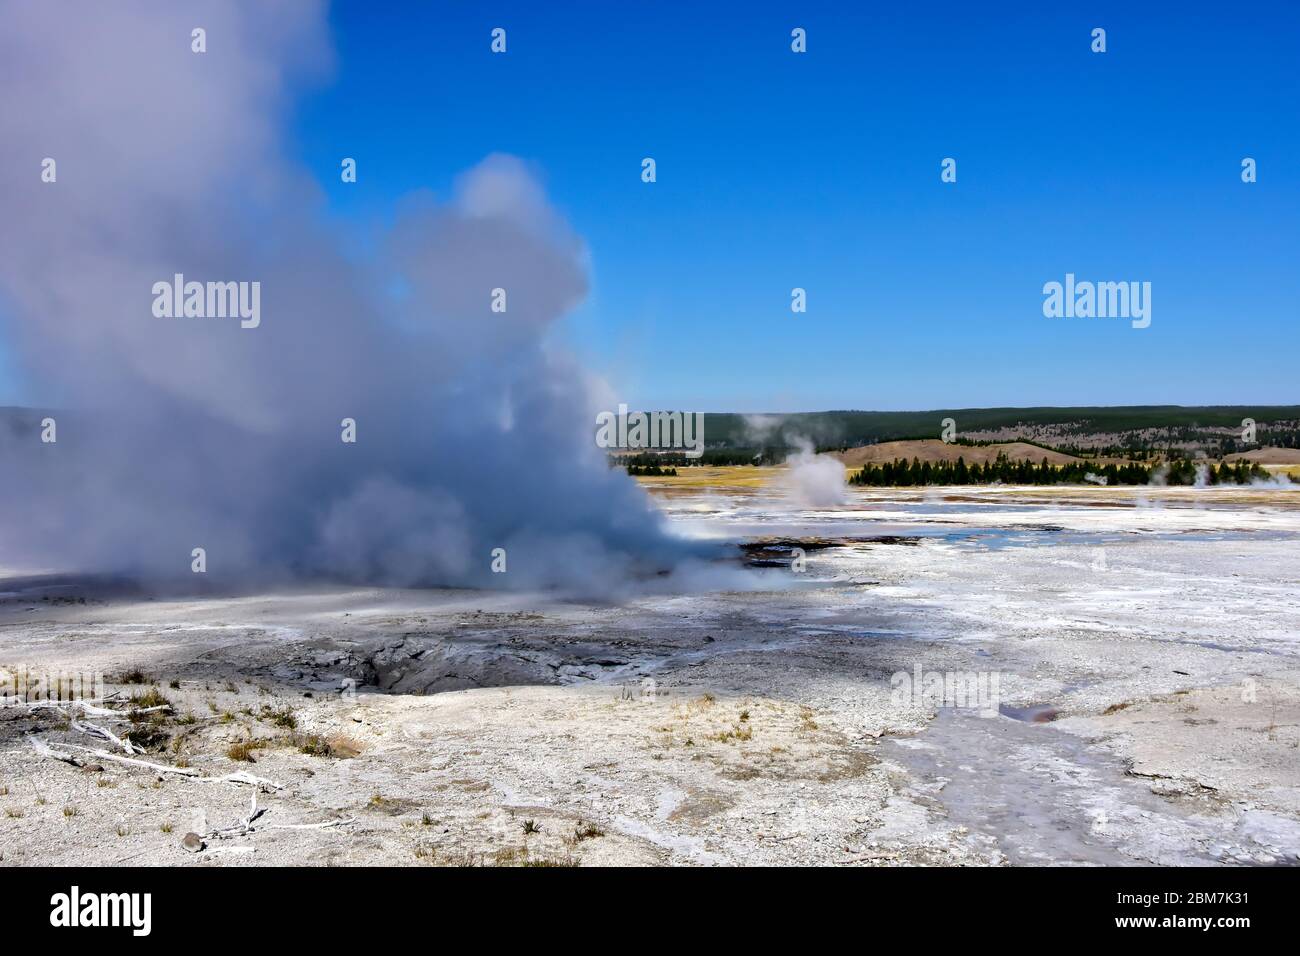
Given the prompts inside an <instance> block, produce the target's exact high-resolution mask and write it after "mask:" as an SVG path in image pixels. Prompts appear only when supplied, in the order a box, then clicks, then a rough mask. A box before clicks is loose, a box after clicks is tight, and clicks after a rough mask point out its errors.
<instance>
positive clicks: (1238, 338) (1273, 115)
mask: <svg viewBox="0 0 1300 956" xmlns="http://www.w3.org/2000/svg"><path fill="white" fill-rule="evenodd" d="M331 20H332V23H333V32H334V43H335V46H336V50H337V63H336V68H335V70H334V75H333V76H332V77H331V78H330V79H329V80H328V81H327V82H326V83H325V84H323V85H321V86H320V87H319V88H317V89H315V90H313V91H311V92H310V93H309V94H308V95H307V96H305V97H304V98H303V99H302V100H301V101H300V102H299V105H298V110H297V113H296V115H295V117H294V132H293V143H294V148H295V150H296V152H297V158H298V159H299V161H301V162H302V163H303V164H304V165H305V166H307V167H308V168H309V169H311V170H312V171H313V172H315V173H316V175H317V176H318V178H319V180H320V182H321V184H322V187H323V189H324V192H325V196H326V199H327V202H328V204H329V214H330V215H331V216H333V217H337V218H338V219H340V220H342V221H343V222H344V223H346V224H348V225H355V227H356V230H357V235H358V236H359V237H360V236H364V235H366V234H368V233H370V232H371V231H372V230H373V228H374V226H375V225H376V224H378V223H383V222H385V221H386V220H388V219H389V217H390V216H391V214H392V211H393V209H394V206H395V204H396V203H397V202H398V201H399V200H400V198H401V197H402V196H403V195H405V194H407V193H410V192H412V191H414V190H418V189H431V190H432V191H434V192H435V193H436V194H439V195H446V194H447V193H448V192H449V191H450V185H451V183H452V181H453V180H454V178H455V177H456V176H457V174H459V173H461V172H463V171H464V170H465V169H467V168H468V167H470V166H472V165H473V164H475V163H477V162H478V161H480V160H481V159H482V158H483V157H484V156H486V155H488V154H490V153H493V152H505V153H511V154H514V155H517V156H520V157H522V158H524V159H526V160H528V161H529V162H530V163H532V164H533V165H534V166H535V168H536V169H537V170H538V172H539V174H540V175H541V177H542V179H543V181H544V183H545V185H546V187H547V190H548V192H549V195H550V196H551V198H552V200H553V202H554V203H555V204H556V205H557V206H558V207H559V209H560V210H561V211H562V212H563V213H564V215H565V216H566V217H567V218H568V219H569V220H570V222H571V223H572V225H573V227H574V229H575V230H576V232H577V233H578V234H579V235H581V236H582V237H583V238H584V239H585V241H586V243H587V244H588V246H589V248H590V252H591V262H592V292H591V295H590V297H589V299H588V301H587V302H586V303H585V304H584V305H583V306H582V307H581V308H580V309H579V310H578V311H577V312H576V313H575V314H573V315H572V316H570V317H569V318H568V319H567V320H566V321H565V323H564V324H563V326H562V328H561V329H559V330H558V334H559V335H560V336H561V337H562V338H563V339H564V340H565V341H567V342H568V343H569V344H571V345H572V346H573V347H574V348H575V349H576V350H578V351H579V352H580V354H581V355H582V356H583V358H584V360H585V361H586V362H587V363H588V364H589V365H590V366H591V367H592V368H594V369H595V370H597V371H599V372H601V373H602V374H604V375H606V376H607V377H608V378H609V379H610V380H611V381H612V382H613V383H614V384H615V387H616V391H617V393H618V394H619V396H620V398H622V399H624V400H626V401H628V402H629V403H630V404H632V405H641V406H647V407H650V406H653V407H665V406H671V407H679V408H688V409H699V410H706V411H723V410H735V411H778V410H786V411H793V410H809V409H823V408H879V409H890V408H932V407H956V406H981V405H1045V404H1060V405H1065V404H1127V403H1180V404H1211V403H1253V402H1260V403H1264V402H1270V403H1292V402H1297V401H1300V394H1298V393H1297V390H1296V389H1295V387H1294V384H1295V381H1296V378H1297V376H1296V365H1297V362H1296V357H1297V346H1298V345H1300V333H1298V332H1297V321H1298V320H1300V270H1298V269H1297V264H1298V262H1300V257H1298V256H1297V253H1300V215H1298V214H1300V133H1298V131H1297V128H1298V126H1300V118H1298V114H1297V106H1298V105H1300V71H1297V70H1296V62H1297V60H1300V12H1298V11H1297V7H1296V6H1295V5H1292V4H1282V3H1278V4H1268V3H1265V4H1250V5H1243V6H1240V7H1227V6H1223V5H1214V6H1211V5H1209V4H1204V5H1197V4H1168V5H1158V4H1146V3H1142V4H1135V3H1070V4H1059V3H1042V2H1036V3H1025V4H974V3H970V4H945V3H929V4H866V3H864V4H848V3H808V2H801V3H793V2H791V3H763V2H756V3H746V4H734V3H694V4H679V3H659V4H630V3H609V2H603V3H586V2H566V3H555V4H551V3H547V4H540V3H537V2H535V0H533V2H523V3H492V2H474V3H466V2H462V0H430V2H421V3H408V4H373V3H361V2H348V0H345V2H341V3H338V4H337V5H336V6H335V7H334V9H333V12H332V14H331ZM498 26H500V27H504V28H505V29H506V30H507V31H508V34H507V35H508V52H507V53H506V54H505V55H493V54H492V53H491V52H490V51H489V40H490V37H489V33H490V31H491V29H492V28H493V27H498ZM796 26H799V27H804V28H805V29H806V30H807V34H808V52H807V53H806V54H803V55H796V54H794V53H792V52H791V50H790V31H791V29H792V28H794V27H796ZM1094 27H1104V28H1105V29H1106V30H1107V47H1108V50H1107V52H1106V53H1105V54H1094V53H1092V52H1091V51H1090V49H1089V44H1090V31H1091V30H1092V28H1094ZM343 156H354V157H356V158H357V160H358V163H359V181H358V182H357V183H356V184H354V185H344V184H342V183H340V182H339V178H338V163H339V159H340V157H343ZM645 156H652V157H654V158H655V160H656V162H657V164H658V182H656V183H654V184H645V183H642V182H641V180H640V163H641V159H642V157H645ZM1245 156H1250V157H1253V158H1255V159H1256V160H1257V162H1258V169H1259V181H1258V182H1257V183H1254V184H1250V185H1247V184H1243V183H1242V182H1241V178H1240V163H1241V160H1242V158H1243V157H1245ZM944 157H954V158H955V159H956V160H957V163H958V182H957V183H955V184H944V183H941V182H940V176H939V174H940V161H941V160H942V159H943V158H944ZM1067 272H1073V273H1075V274H1076V275H1077V276H1078V277H1079V278H1080V279H1094V280H1099V281H1100V280H1137V281H1149V282H1151V283H1152V300H1153V301H1152V305H1153V311H1152V324H1151V327H1150V328H1147V329H1144V330H1135V329H1132V328H1130V326H1129V323H1128V322H1127V321H1124V320H1114V319H1112V320H1100V319H1092V320H1088V319H1047V318H1045V317H1044V316H1043V314H1042V301H1043V296H1042V292H1041V289H1042V286H1043V283H1045V282H1048V281H1051V280H1058V281H1059V280H1061V279H1063V277H1064V275H1065V273H1067ZM795 286H800V287H803V288H805V289H807V294H808V311H807V313H806V314H802V315H796V314H793V313H791V311H790V290H791V288H792V287H795ZM0 377H3V373H2V372H0Z"/></svg>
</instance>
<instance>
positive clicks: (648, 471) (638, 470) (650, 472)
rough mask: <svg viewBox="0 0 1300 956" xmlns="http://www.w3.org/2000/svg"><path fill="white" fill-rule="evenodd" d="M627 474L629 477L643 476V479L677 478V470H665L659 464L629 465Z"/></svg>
mask: <svg viewBox="0 0 1300 956" xmlns="http://www.w3.org/2000/svg"><path fill="white" fill-rule="evenodd" d="M627 473H628V474H629V475H641V476H643V477H650V478H664V477H667V478H676V477H677V469H676V468H671V467H669V468H665V467H663V466H662V465H659V464H651V465H628V466H627Z"/></svg>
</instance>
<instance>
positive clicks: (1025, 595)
mask: <svg viewBox="0 0 1300 956" xmlns="http://www.w3.org/2000/svg"><path fill="white" fill-rule="evenodd" d="M665 507H666V508H667V509H668V511H669V513H670V514H671V516H672V519H673V521H674V522H676V523H677V526H678V527H679V528H680V529H681V531H682V533H683V534H689V535H692V536H697V537H706V538H712V539H716V540H719V541H741V540H746V539H752V538H755V537H763V536H765V537H772V538H781V537H788V538H796V539H800V540H804V539H808V540H811V539H813V538H820V539H824V540H823V541H822V543H823V544H825V543H832V544H834V546H832V547H824V548H822V549H813V548H812V547H811V545H810V546H809V547H808V548H807V549H806V569H805V570H804V571H803V572H802V573H795V572H793V571H791V570H790V568H789V557H790V555H789V553H788V550H785V551H783V550H782V549H781V548H780V547H777V548H776V550H775V551H774V552H772V553H771V554H769V555H767V556H766V557H768V558H770V559H771V560H770V561H768V562H767V563H769V564H771V565H772V566H770V567H764V568H760V569H757V570H753V571H752V572H749V576H751V577H752V578H753V579H754V584H755V586H754V587H753V588H750V589H746V590H733V591H725V592H706V593H702V594H693V595H685V596H670V597H665V596H646V597H640V598H634V599H628V600H621V601H619V602H617V603H615V604H610V605H596V604H590V603H566V602H563V601H559V600H556V599H555V598H554V597H546V596H538V595H528V594H484V593H473V592H448V591H382V590H342V589H333V590H313V591H302V592H296V593H285V594H275V595H260V596H251V597H240V598H225V599H207V600H164V599H154V600H150V599H148V598H145V597H141V596H133V595H129V594H125V593H122V592H121V591H120V590H115V589H113V588H110V587H108V586H105V585H102V584H97V583H95V582H88V581H79V580H72V579H61V578H58V577H54V576H31V575H22V574H19V573H18V572H16V571H14V572H11V573H10V574H9V576H8V577H7V578H6V579H5V580H3V581H0V667H7V668H10V669H18V668H27V669H30V670H31V671H33V672H43V671H44V672H48V671H56V670H62V671H65V672H70V671H75V672H78V673H94V672H103V673H107V674H109V675H110V676H112V677H120V676H122V675H123V674H124V672H126V671H130V670H137V669H138V670H140V671H143V672H144V673H145V675H146V676H147V677H148V678H149V683H148V684H146V685H124V684H120V683H115V682H113V681H110V683H109V686H108V690H109V691H110V692H112V691H115V690H117V691H121V692H123V693H125V694H129V693H132V692H137V693H138V692H140V691H143V690H145V689H147V687H148V686H153V685H156V686H157V687H158V689H159V692H160V693H162V694H163V695H164V696H166V697H167V698H168V699H169V700H170V701H171V702H172V704H173V706H174V708H175V709H174V712H173V717H172V718H171V719H168V720H166V721H162V722H160V723H159V724H158V725H157V726H156V727H154V728H152V729H153V730H154V732H155V733H154V736H155V738H156V739H155V740H153V741H152V742H151V743H150V752H148V753H146V754H144V755H142V758H143V759H147V760H150V761H154V762H157V763H163V764H168V765H175V764H177V763H182V764H187V765H188V767H189V768H190V770H191V771H192V772H195V773H201V774H204V775H209V776H211V775H218V774H225V773H231V772H234V771H237V770H241V769H242V770H245V771H247V772H251V773H254V774H257V775H259V776H261V777H264V778H268V779H271V780H274V781H276V782H277V783H279V784H282V785H283V787H282V789H278V790H275V791H273V792H266V793H260V794H259V795H258V801H259V806H260V807H261V808H263V809H264V810H265V811H266V812H265V813H264V815H263V816H262V817H261V818H260V819H259V820H257V821H255V822H254V829H253V830H252V832H249V833H244V834H237V835H234V836H227V837H224V838H223V837H212V836H207V835H208V832H209V831H210V830H213V829H216V828H221V827H228V826H230V825H232V824H235V823H237V822H238V821H239V820H241V819H242V818H243V817H244V816H245V815H246V814H247V811H248V801H249V797H250V795H251V788H250V787H247V786H240V785H236V784H225V783H204V782H199V781H196V780H193V779H188V778H185V777H182V776H177V775H172V774H158V773H155V772H152V771H149V770H146V769H141V768H137V767H129V766H122V765H118V764H114V763H112V762H110V761H104V760H98V759H96V758H93V757H91V758H88V759H85V760H83V763H88V764H90V765H91V766H89V767H75V766H71V765H69V764H67V763H62V762H59V761H56V760H53V759H51V758H49V757H47V756H41V755H39V754H38V753H37V752H36V751H35V750H34V749H33V748H32V746H31V740H32V738H33V737H35V738H37V739H40V740H45V741H48V742H50V743H51V744H54V745H56V746H69V745H78V744H80V745H83V746H86V745H91V746H94V745H96V742H95V741H93V740H92V739H91V738H90V737H88V736H87V735H86V734H84V733H79V732H78V731H77V730H76V729H75V727H73V726H72V725H70V724H69V723H68V721H66V720H64V719H62V718H61V717H60V716H59V715H58V714H57V713H56V712H52V711H49V710H44V711H32V710H30V709H29V708H25V707H7V708H4V709H0V811H3V815H0V853H2V854H3V859H2V860H0V862H3V863H4V864H19V865H23V864H26V865H32V864H50V863H65V864H79V863H88V864H114V863H121V862H132V863H145V864H172V865H225V866H232V865H257V864H266V863H291V864H304V865H310V864H350V863H396V864H403V865H408V864H409V865H430V864H434V865H436V864H447V863H489V864H490V863H502V864H518V863H523V862H532V863H539V862H541V863H564V864H568V863H576V864H602V863H612V864H631V863H669V864H756V863H777V864H790V863H813V864H844V865H879V864H890V863H962V864H965V863H975V864H1007V863H1010V864H1016V863H1040V862H1051V863H1063V864H1141V863H1152V862H1154V863H1162V864H1184V863H1225V864H1248V863H1253V864H1294V863H1296V862H1300V822H1298V821H1300V749H1298V748H1300V689H1298V688H1300V684H1298V683H1297V678H1298V677H1300V658H1298V655H1300V548H1298V547H1297V545H1298V544H1300V491H1298V492H1292V491H1285V490H1268V489H1261V490H1219V489H1197V490H1194V489H1165V490H1143V491H1136V490H1132V489H1128V490H1126V489H1102V488H1098V489H1086V490H1080V489H1074V490H1068V491H1067V490H1063V489H1049V490H1046V491H1045V490H1043V489H1009V488H989V489H962V490H960V491H952V490H949V491H947V492H944V491H936V490H933V489H931V490H928V491H914V492H896V491H888V492H886V491H879V490H873V491H871V492H855V493H853V494H852V495H851V498H850V502H849V503H848V504H847V505H845V506H843V507H837V508H834V509H829V510H823V511H807V510H795V509H792V508H791V507H789V506H788V505H787V504H786V503H785V502H784V501H782V500H781V499H780V498H779V497H777V496H774V495H769V494H766V493H763V492H761V491H760V492H705V493H698V494H696V493H691V494H676V495H673V496H671V497H670V498H668V499H667V500H666V502H665ZM882 536H894V537H891V538H884V539H883V540H880V539H881V538H882ZM872 538H875V539H877V540H866V539H872ZM900 538H901V540H899V539H900ZM825 539H831V540H830V541H829V542H828V541H827V540H825ZM848 539H859V540H848ZM82 601H84V603H82ZM917 668H920V672H921V673H922V674H923V675H924V674H940V675H942V674H945V673H947V674H961V675H971V676H972V677H973V678H975V679H983V680H985V682H986V683H985V686H986V687H987V686H988V684H987V681H988V680H989V679H991V678H993V677H994V676H996V680H997V685H996V686H997V692H998V694H997V698H996V699H994V700H992V702H991V703H992V707H991V708H990V707H989V706H988V705H989V704H990V701H989V700H987V699H985V700H983V701H980V702H977V703H979V704H981V705H982V706H964V707H935V706H932V704H931V703H930V702H927V701H926V700H924V699H922V700H913V699H908V700H901V699H899V698H898V695H897V694H895V693H894V690H895V688H894V684H895V683H896V682H897V680H898V679H897V678H895V676H894V675H896V674H899V673H900V672H902V673H906V674H909V675H913V676H914V675H915V674H916V673H917ZM648 681H653V694H652V695H651V694H650V693H648V690H649V688H650V687H651V685H650V684H649V683H647V682H648ZM348 682H355V688H356V689H355V692H353V691H352V690H351V689H350V687H351V685H350V684H348ZM173 683H174V684H175V685H176V686H172V684H173ZM340 687H345V688H349V689H347V690H345V692H344V693H340V691H339V689H340ZM308 695H310V696H308ZM286 708H287V709H288V710H289V711H290V712H291V713H292V721H289V720H287V719H286V718H285V717H283V716H280V717H279V718H278V723H277V717H276V715H277V714H283V712H284V710H285V709H286ZM990 710H991V712H992V716H983V715H982V714H983V713H986V712H989V711H990ZM185 715H191V716H192V717H193V718H195V719H194V720H193V722H188V718H187V717H186V716H185ZM1034 716H1038V717H1040V718H1047V717H1050V718H1053V719H1050V720H1040V721H1034V720H1032V719H1026V718H1032V717H1034ZM176 717H180V718H181V719H180V720H177V719H175V718H176ZM91 722H92V723H96V722H97V723H100V724H103V725H105V726H110V727H112V728H114V729H115V730H116V731H117V732H119V734H120V733H121V732H124V731H125V730H126V729H128V728H130V727H131V726H132V725H131V724H130V723H129V722H126V721H123V722H112V721H110V720H109V719H107V718H106V719H101V720H99V721H95V720H93V719H92V720H91ZM288 723H293V724H294V726H292V727H289V726H286V725H287V724H288ZM313 736H314V737H318V738H320V739H322V740H328V741H330V742H331V744H332V755H330V756H319V755H312V754H308V753H302V752H300V751H301V748H302V745H303V744H304V743H306V742H307V739H308V738H309V737H313ZM248 741H252V742H254V744H260V745H261V746H257V747H256V748H255V749H254V750H252V752H251V756H252V758H253V761H254V762H253V763H247V762H243V761H236V760H233V759H231V757H230V756H228V753H227V751H228V750H229V748H230V746H231V745H232V744H236V743H239V742H248ZM83 756H84V755H83ZM95 767H100V768H102V769H95ZM331 821H344V822H342V823H341V824H340V825H337V826H333V827H329V828H321V829H289V828H273V827H275V826H276V825H285V824H314V823H326V822H331ZM190 830H195V831H198V832H200V833H202V834H204V835H205V836H207V839H206V840H205V844H206V849H205V850H204V851H202V852H199V853H189V852H186V851H185V850H184V849H182V847H181V837H182V835H183V834H185V833H186V832H187V831H190Z"/></svg>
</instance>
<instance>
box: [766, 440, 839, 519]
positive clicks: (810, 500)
mask: <svg viewBox="0 0 1300 956" xmlns="http://www.w3.org/2000/svg"><path fill="white" fill-rule="evenodd" d="M786 469H787V470H786V472H785V474H784V475H783V476H782V485H783V487H784V489H785V492H786V494H787V495H788V496H789V497H790V498H791V499H793V500H794V501H795V502H796V503H797V504H799V505H801V506H803V507H805V508H830V507H833V506H835V505H842V504H844V502H845V500H846V499H847V496H848V492H847V488H848V485H847V482H846V481H845V479H844V465H842V464H841V463H840V461H839V459H837V458H832V457H830V456H829V455H817V454H814V453H813V446H812V443H811V442H809V441H807V440H806V439H797V451H796V452H795V453H794V454H793V455H791V456H790V457H789V458H787V459H786Z"/></svg>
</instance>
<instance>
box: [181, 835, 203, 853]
mask: <svg viewBox="0 0 1300 956" xmlns="http://www.w3.org/2000/svg"><path fill="white" fill-rule="evenodd" d="M203 845H204V844H203V837H201V836H199V835H198V834H197V833H187V834H185V836H183V837H181V848H182V849H185V850H188V851H189V852H191V853H198V852H199V851H200V850H202V849H203Z"/></svg>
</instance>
